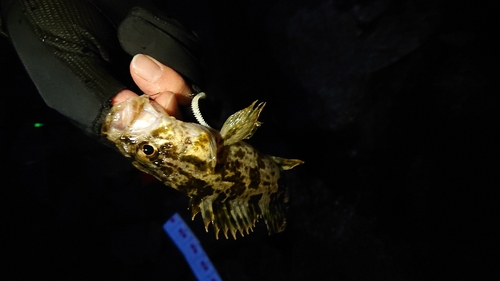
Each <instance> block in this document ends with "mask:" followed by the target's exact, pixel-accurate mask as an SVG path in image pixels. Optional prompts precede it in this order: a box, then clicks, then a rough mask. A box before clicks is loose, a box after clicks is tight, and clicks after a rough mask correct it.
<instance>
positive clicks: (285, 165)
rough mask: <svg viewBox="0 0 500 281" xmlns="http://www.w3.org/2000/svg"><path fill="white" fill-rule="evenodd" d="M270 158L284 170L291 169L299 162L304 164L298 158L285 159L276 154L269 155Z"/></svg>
mask: <svg viewBox="0 0 500 281" xmlns="http://www.w3.org/2000/svg"><path fill="white" fill-rule="evenodd" d="M271 158H272V159H273V160H274V162H276V163H277V164H278V165H279V166H280V167H281V169H283V170H285V171H286V170H290V169H293V168H294V167H295V166H298V165H300V164H304V161H302V160H299V159H286V158H281V157H277V156H271Z"/></svg>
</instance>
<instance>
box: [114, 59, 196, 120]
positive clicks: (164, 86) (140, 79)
mask: <svg viewBox="0 0 500 281" xmlns="http://www.w3.org/2000/svg"><path fill="white" fill-rule="evenodd" d="M130 74H131V75H132V79H133V80H134V82H135V83H136V84H137V86H138V87H139V88H140V89H141V90H142V91H143V92H144V94H146V95H149V96H150V97H151V99H153V100H154V101H156V102H157V103H158V104H159V105H161V106H162V107H163V108H165V110H166V111H167V113H168V114H169V115H171V116H174V117H175V118H177V119H180V118H181V117H182V116H181V113H180V111H179V106H178V105H179V104H181V105H188V104H189V103H190V101H191V89H190V88H189V86H188V85H187V84H186V82H185V81H184V79H183V78H182V76H180V75H179V74H178V73H177V72H176V71H175V70H173V69H172V68H170V67H168V66H166V65H164V64H162V63H161V62H159V61H157V60H155V59H154V58H152V57H149V56H147V55H143V54H138V55H135V56H134V58H133V59H132V62H131V63H130ZM137 96H138V95H137V94H136V93H134V92H133V91H131V90H128V89H125V90H122V91H121V92H119V93H118V94H117V95H116V96H114V97H113V98H112V99H111V104H112V105H115V104H118V103H121V102H124V101H126V100H127V99H129V98H131V97H137Z"/></svg>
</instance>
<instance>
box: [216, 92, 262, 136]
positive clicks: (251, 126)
mask: <svg viewBox="0 0 500 281" xmlns="http://www.w3.org/2000/svg"><path fill="white" fill-rule="evenodd" d="M256 103H257V101H254V102H253V103H252V104H251V105H250V106H249V107H247V108H245V109H242V110H240V111H238V112H236V113H235V114H233V115H231V116H229V118H227V120H226V122H225V123H224V125H223V126H222V129H221V130H220V134H221V136H222V139H223V140H224V145H231V144H235V143H237V142H240V141H242V140H244V139H249V138H251V137H252V135H253V134H254V133H255V131H257V129H258V128H259V127H260V125H261V124H262V123H261V122H259V121H258V120H257V119H258V118H259V115H260V112H261V111H262V109H263V108H264V106H265V105H266V103H265V102H261V103H259V104H257V105H256Z"/></svg>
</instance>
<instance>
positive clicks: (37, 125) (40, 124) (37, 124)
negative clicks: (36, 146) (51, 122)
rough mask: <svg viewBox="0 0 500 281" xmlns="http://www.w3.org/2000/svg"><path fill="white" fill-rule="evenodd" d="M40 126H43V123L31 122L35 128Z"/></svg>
mask: <svg viewBox="0 0 500 281" xmlns="http://www.w3.org/2000/svg"><path fill="white" fill-rule="evenodd" d="M42 126H43V123H35V124H33V127H35V128H40V127H42Z"/></svg>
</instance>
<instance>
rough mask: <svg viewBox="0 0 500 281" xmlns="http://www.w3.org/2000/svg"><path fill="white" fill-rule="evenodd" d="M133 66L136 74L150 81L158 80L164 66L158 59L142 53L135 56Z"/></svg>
mask: <svg viewBox="0 0 500 281" xmlns="http://www.w3.org/2000/svg"><path fill="white" fill-rule="evenodd" d="M132 68H133V70H134V72H135V74H137V75H139V76H140V77H141V78H142V79H144V80H146V81H149V82H156V80H158V79H159V78H160V76H161V73H162V68H161V66H160V65H159V63H158V62H157V61H156V60H154V59H153V58H151V57H149V56H146V55H142V54H139V55H136V56H134V58H133V59H132Z"/></svg>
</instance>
